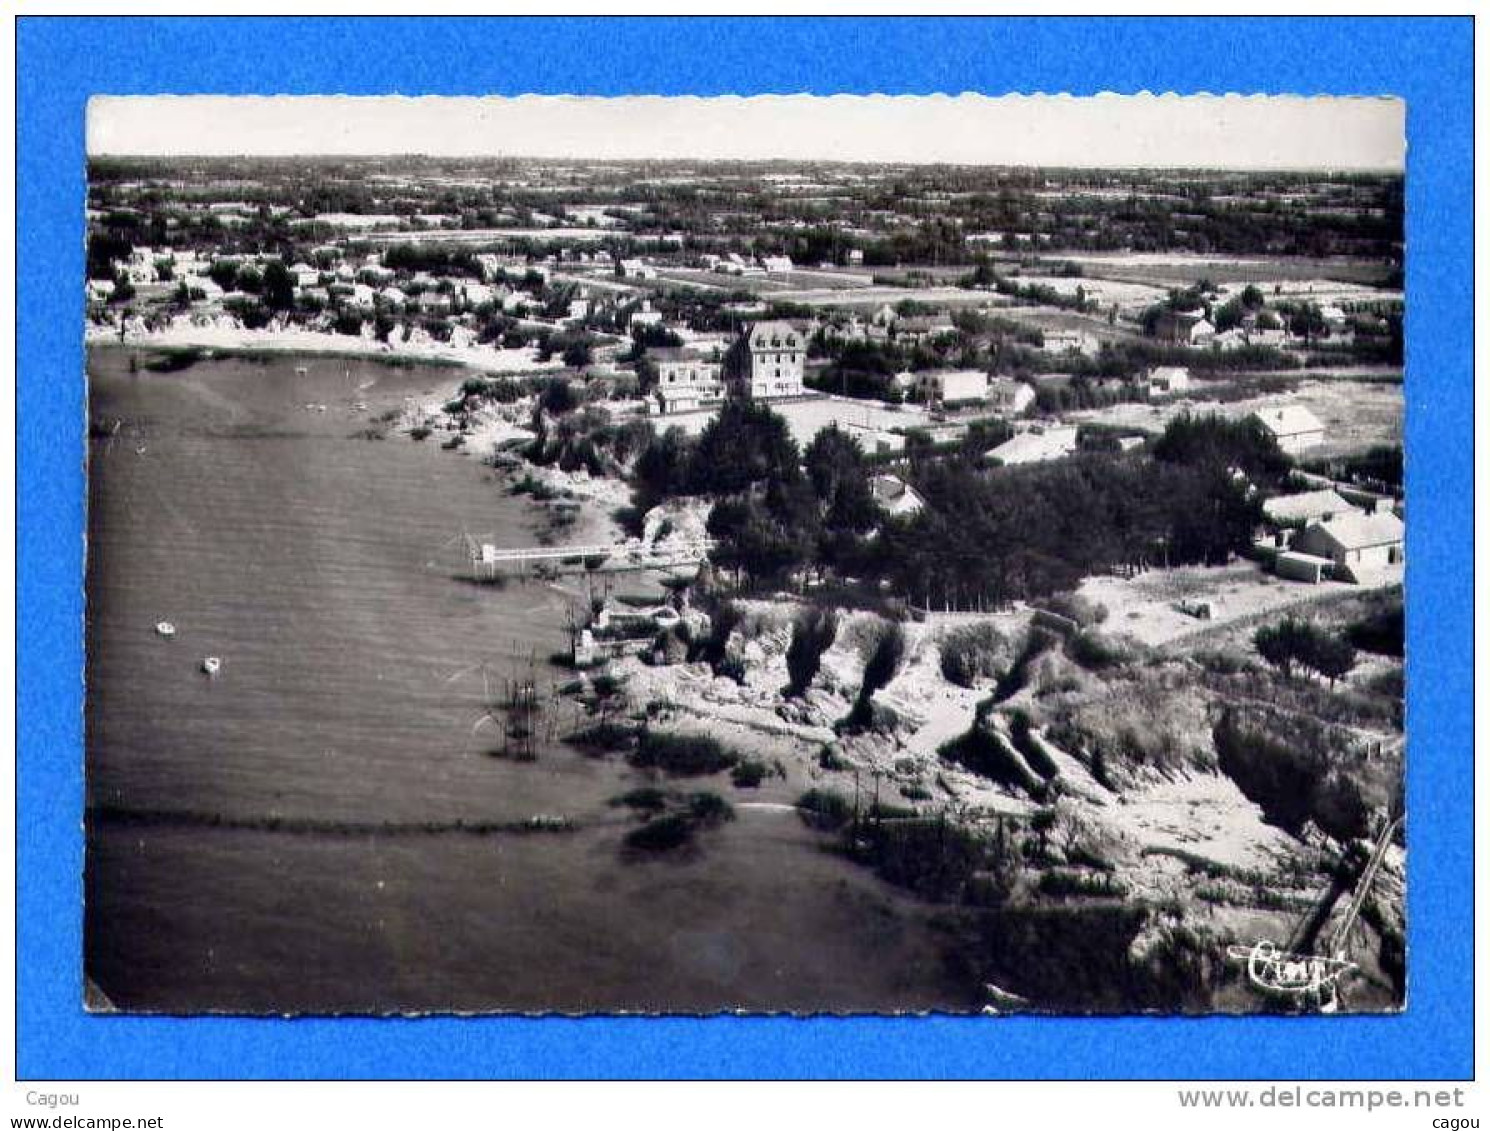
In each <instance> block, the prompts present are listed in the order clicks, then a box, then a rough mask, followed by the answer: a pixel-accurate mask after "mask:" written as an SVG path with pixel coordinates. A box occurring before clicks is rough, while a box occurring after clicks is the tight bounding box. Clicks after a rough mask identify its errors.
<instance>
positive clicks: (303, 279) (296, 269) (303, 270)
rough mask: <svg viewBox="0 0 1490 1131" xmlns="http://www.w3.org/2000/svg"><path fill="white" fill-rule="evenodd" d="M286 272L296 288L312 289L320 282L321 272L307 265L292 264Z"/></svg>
mask: <svg viewBox="0 0 1490 1131" xmlns="http://www.w3.org/2000/svg"><path fill="white" fill-rule="evenodd" d="M287 270H288V271H289V273H290V278H291V279H293V280H295V285H296V286H297V287H314V286H317V285H319V284H320V282H321V272H320V271H319V270H318V269H317V268H315V267H312V266H311V265H310V264H309V263H303V262H302V263H292V264H290V266H289V267H288V268H287Z"/></svg>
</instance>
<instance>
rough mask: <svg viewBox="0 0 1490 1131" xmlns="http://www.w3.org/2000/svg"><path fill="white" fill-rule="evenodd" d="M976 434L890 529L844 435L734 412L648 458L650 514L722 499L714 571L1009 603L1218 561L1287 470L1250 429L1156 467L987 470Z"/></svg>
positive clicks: (1074, 462)
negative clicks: (668, 501) (798, 436)
mask: <svg viewBox="0 0 1490 1131" xmlns="http://www.w3.org/2000/svg"><path fill="white" fill-rule="evenodd" d="M989 438H991V437H980V441H979V442H977V443H974V444H972V445H971V446H970V447H969V449H968V450H967V451H965V452H962V453H954V454H953V458H950V459H948V458H920V459H916V460H914V461H913V463H912V469H911V472H910V478H911V480H912V482H913V485H914V486H915V487H916V489H917V490H918V492H919V493H920V495H921V497H922V498H923V500H924V502H925V506H924V507H923V508H922V509H921V510H920V511H919V512H918V513H916V514H915V515H913V516H910V517H906V518H899V519H892V518H890V517H888V516H887V515H886V514H885V513H884V512H883V511H881V510H880V508H879V507H878V506H877V504H876V503H875V501H874V497H873V492H872V490H871V487H870V473H871V465H870V464H869V462H868V461H867V460H866V458H865V456H864V454H863V452H862V450H861V449H860V448H859V445H858V443H857V442H856V441H855V440H854V439H853V438H852V437H850V436H848V435H847V434H846V433H844V432H842V431H840V430H839V429H837V428H836V427H834V428H827V429H824V430H823V431H822V432H819V433H818V435H817V436H816V437H815V438H814V439H813V442H812V443H811V444H810V445H809V446H808V448H807V450H806V452H805V453H803V452H799V450H798V448H797V445H796V443H795V442H794V441H793V439H792V437H791V433H790V430H789V428H788V427H787V425H786V422H785V421H784V420H782V419H781V417H779V416H777V415H776V414H775V413H773V412H772V411H771V410H770V409H769V408H768V407H766V406H764V405H759V404H751V403H742V402H731V403H729V404H727V405H725V406H724V408H723V409H721V411H720V414H719V416H718V417H717V418H716V419H715V420H714V421H713V422H711V424H710V425H709V427H708V428H706V429H705V430H704V432H703V433H702V434H701V435H700V436H699V437H698V438H697V439H696V440H694V439H690V438H689V437H688V436H687V435H686V434H685V433H684V432H683V431H682V430H681V429H678V428H672V429H669V430H668V431H667V432H664V433H663V434H662V435H660V436H654V437H652V438H651V439H650V441H649V442H648V443H647V445H646V447H645V450H643V451H642V452H641V454H640V455H639V456H638V457H637V459H636V463H635V465H634V470H633V475H632V479H633V483H634V485H635V487H636V490H637V503H638V506H639V508H641V509H645V508H647V507H650V506H652V505H654V504H655V503H657V502H660V501H661V500H663V499H665V498H668V497H671V496H676V495H708V496H711V497H713V498H714V499H716V505H715V507H714V510H713V512H712V514H711V517H710V520H709V532H710V534H711V535H713V536H714V537H715V538H716V539H717V540H718V546H717V548H716V552H715V555H714V560H715V563H716V564H717V565H719V566H721V567H722V568H724V569H728V570H733V571H735V572H736V573H738V574H740V575H743V576H744V577H748V578H750V579H752V580H756V581H764V580H773V581H780V580H784V579H789V578H791V577H793V576H796V575H798V574H799V573H800V572H802V571H808V570H814V569H816V570H822V571H830V572H836V573H840V574H849V575H852V576H854V577H858V578H861V579H863V580H866V581H881V580H883V581H886V582H888V583H889V586H890V588H891V589H892V590H893V591H894V592H896V593H898V594H899V595H901V596H903V597H907V598H909V599H911V600H913V601H916V602H918V603H929V604H940V603H943V602H946V603H951V604H956V605H961V606H967V605H974V604H976V605H980V606H984V607H986V606H989V605H998V604H1001V603H1005V602H1009V601H1013V600H1020V599H1029V598H1034V597H1040V596H1044V595H1048V594H1051V593H1056V592H1060V591H1063V590H1067V589H1070V588H1073V587H1074V586H1075V585H1077V584H1078V583H1079V582H1080V581H1081V579H1082V578H1083V577H1085V576H1088V575H1090V574H1095V573H1102V572H1107V571H1111V570H1113V569H1115V568H1119V567H1132V568H1146V567H1153V566H1160V565H1163V566H1170V565H1184V564H1194V563H1222V562H1225V561H1227V560H1228V559H1229V558H1230V557H1231V556H1232V555H1233V554H1235V553H1237V552H1238V551H1241V550H1244V549H1246V548H1247V547H1248V546H1249V545H1250V543H1251V539H1252V536H1253V534H1254V532H1255V531H1256V529H1257V527H1258V525H1259V524H1260V523H1261V521H1262V513H1261V502H1260V499H1261V495H1260V493H1259V492H1258V491H1256V490H1255V489H1254V486H1255V485H1258V486H1260V485H1273V484H1276V483H1277V482H1279V481H1280V480H1281V478H1282V477H1283V476H1284V475H1286V474H1287V472H1288V470H1289V467H1290V464H1289V461H1288V459H1287V457H1286V456H1284V455H1283V453H1282V452H1280V451H1279V450H1278V448H1277V446H1276V444H1275V443H1274V442H1273V441H1272V440H1271V439H1270V438H1269V437H1268V436H1267V435H1266V434H1265V433H1264V432H1263V431H1262V430H1261V429H1259V428H1258V427H1256V426H1255V425H1254V424H1252V423H1251V422H1249V421H1227V420H1225V419H1222V418H1220V417H1215V416H1207V417H1191V416H1181V417H1179V418H1177V419H1176V420H1174V421H1172V422H1171V423H1170V425H1169V428H1168V429H1167V430H1166V431H1165V433H1164V434H1163V435H1162V436H1161V437H1159V439H1158V440H1157V441H1156V442H1155V444H1154V446H1153V450H1152V455H1150V454H1148V453H1143V452H1135V453H1123V454H1119V453H1107V452H1099V453H1090V454H1086V455H1082V456H1078V457H1074V458H1072V459H1068V460H1062V461H1059V462H1055V463H1049V464H1038V465H1033V466H1029V467H1015V468H1007V469H1000V470H994V471H990V470H987V469H985V468H983V467H981V466H980V463H979V461H978V460H977V458H976V456H977V454H978V452H979V450H980V447H981V442H982V441H983V440H986V439H989Z"/></svg>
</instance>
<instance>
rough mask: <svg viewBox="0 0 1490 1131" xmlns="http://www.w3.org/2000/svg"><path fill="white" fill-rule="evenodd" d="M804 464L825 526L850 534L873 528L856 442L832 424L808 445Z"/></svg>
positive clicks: (871, 506) (872, 509) (865, 473)
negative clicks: (820, 508)
mask: <svg viewBox="0 0 1490 1131" xmlns="http://www.w3.org/2000/svg"><path fill="white" fill-rule="evenodd" d="M804 462H805V464H806V467H807V478H808V479H809V480H810V481H811V483H812V489H813V491H814V492H815V493H816V495H817V498H818V502H819V504H820V505H821V507H822V513H823V525H824V526H826V527H827V528H828V529H829V530H832V531H843V532H848V533H853V534H862V533H863V532H864V531H866V530H870V529H872V528H873V526H874V524H875V519H876V517H877V512H876V508H875V504H874V494H873V492H872V491H871V489H870V485H869V473H868V471H867V470H866V468H865V466H864V451H863V449H862V448H860V447H859V442H858V441H857V440H855V439H854V438H853V437H852V436H850V435H849V434H848V433H847V432H845V431H843V430H842V429H841V428H839V427H838V425H837V424H831V425H829V426H828V427H827V428H824V429H822V430H820V431H819V432H818V434H817V435H816V436H814V437H813V438H812V443H810V444H808V445H807V453H806V456H805V457H804Z"/></svg>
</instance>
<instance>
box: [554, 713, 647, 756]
mask: <svg viewBox="0 0 1490 1131" xmlns="http://www.w3.org/2000/svg"><path fill="white" fill-rule="evenodd" d="M635 738H636V728H635V727H633V726H630V725H628V724H626V723H616V722H610V721H609V720H605V721H601V722H598V723H595V724H594V725H593V726H588V727H584V728H583V729H581V730H577V731H575V732H574V733H573V734H571V735H570V736H569V741H570V743H571V744H572V745H574V746H580V747H583V748H585V749H587V750H598V751H606V750H624V749H625V748H626V747H628V746H630V745H631V743H632V742H633V741H634V740H635Z"/></svg>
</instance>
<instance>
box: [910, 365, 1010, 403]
mask: <svg viewBox="0 0 1490 1131" xmlns="http://www.w3.org/2000/svg"><path fill="white" fill-rule="evenodd" d="M897 376H898V375H897ZM912 389H913V393H914V396H915V399H916V400H918V401H920V402H921V403H922V404H933V403H938V404H971V403H974V402H979V403H981V402H982V401H983V400H985V399H986V398H987V396H988V374H986V373H984V372H983V371H982V370H981V369H927V370H922V371H921V372H920V373H917V374H915V384H914V385H913V386H912Z"/></svg>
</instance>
